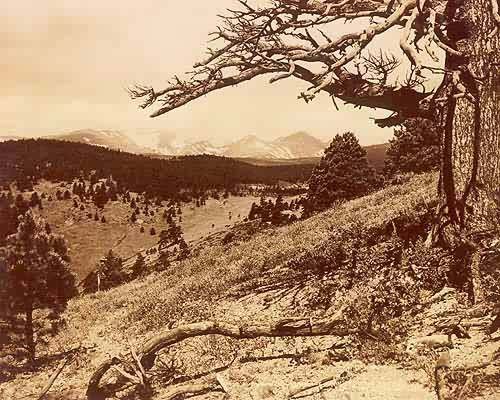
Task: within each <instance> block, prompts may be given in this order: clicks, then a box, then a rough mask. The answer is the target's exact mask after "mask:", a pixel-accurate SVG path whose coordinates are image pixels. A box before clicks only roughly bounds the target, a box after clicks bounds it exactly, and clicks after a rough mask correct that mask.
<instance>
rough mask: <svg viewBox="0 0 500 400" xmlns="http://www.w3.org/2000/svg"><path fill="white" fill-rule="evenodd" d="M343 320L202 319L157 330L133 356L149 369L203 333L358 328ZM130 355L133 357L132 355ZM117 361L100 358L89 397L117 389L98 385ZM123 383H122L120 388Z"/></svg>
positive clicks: (336, 332)
mask: <svg viewBox="0 0 500 400" xmlns="http://www.w3.org/2000/svg"><path fill="white" fill-rule="evenodd" d="M345 325H346V324H345V320H344V318H343V315H342V313H341V312H339V313H337V314H335V315H333V316H331V317H329V318H325V319H321V320H316V321H314V320H313V319H311V318H284V319H281V320H278V321H276V322H273V323H270V324H255V325H241V326H239V325H234V324H229V323H225V322H216V321H203V322H197V323H192V324H187V325H183V326H179V327H177V328H175V329H171V330H168V331H166V332H163V333H160V334H159V335H157V336H155V337H153V338H151V339H150V340H148V341H147V342H146V343H145V344H144V345H143V346H142V347H141V348H139V349H138V351H137V354H136V356H135V357H137V358H138V360H139V361H140V364H141V365H142V367H143V369H144V371H148V370H150V369H151V368H152V367H153V365H154V362H155V360H156V355H157V353H158V352H159V351H160V350H162V349H164V348H166V347H169V346H172V345H174V344H176V343H180V342H182V341H183V340H185V339H188V338H192V337H197V336H205V335H221V336H226V337H231V338H234V339H255V338H259V337H287V336H288V337H297V336H325V335H333V336H348V335H352V334H355V333H358V332H359V331H358V330H357V329H348V328H346V327H345ZM135 357H134V358H135ZM119 363H120V360H119V359H117V358H114V359H111V360H106V361H104V362H103V363H102V364H101V365H100V366H99V367H98V369H97V370H96V371H95V372H94V374H93V375H92V377H91V378H90V381H89V384H88V386H87V393H86V395H87V398H88V399H89V400H103V399H106V398H107V397H108V396H109V395H110V394H112V392H115V391H118V390H119V389H120V388H119V387H118V386H120V385H117V384H116V383H115V384H113V387H112V388H111V387H110V385H108V386H100V383H101V379H102V378H103V376H104V375H105V374H106V372H108V371H109V370H110V369H111V367H112V366H114V365H117V364H119ZM125 383H126V382H123V384H122V385H121V386H122V387H123V386H124V385H125Z"/></svg>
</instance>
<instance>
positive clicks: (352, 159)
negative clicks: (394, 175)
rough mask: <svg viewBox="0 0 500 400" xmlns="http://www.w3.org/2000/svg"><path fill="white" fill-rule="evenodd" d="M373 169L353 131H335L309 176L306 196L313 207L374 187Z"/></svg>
mask: <svg viewBox="0 0 500 400" xmlns="http://www.w3.org/2000/svg"><path fill="white" fill-rule="evenodd" d="M378 181H379V180H378V178H377V174H376V172H375V169H373V168H372V167H370V166H369V165H368V161H367V160H366V150H364V149H363V148H362V147H361V146H360V144H359V142H358V139H357V138H356V136H355V135H354V134H353V133H352V132H346V133H344V134H342V135H336V136H335V138H334V139H333V141H332V142H331V143H330V146H328V148H327V149H326V150H325V154H324V156H323V157H322V158H321V161H320V162H319V164H318V166H317V167H316V168H314V170H313V173H312V175H311V179H310V180H309V192H308V197H309V201H310V203H311V205H312V206H313V208H314V209H324V208H326V207H329V206H331V205H332V203H333V202H334V201H336V200H341V199H352V198H354V197H358V196H362V195H364V194H366V193H368V191H370V190H371V189H373V188H375V187H377V184H378Z"/></svg>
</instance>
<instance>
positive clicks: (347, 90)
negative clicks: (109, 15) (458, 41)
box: [130, 0, 496, 125]
mask: <svg viewBox="0 0 500 400" xmlns="http://www.w3.org/2000/svg"><path fill="white" fill-rule="evenodd" d="M492 1H493V0H492ZM495 1H496V0H495ZM386 3H387V2H385V1H376V0H365V1H351V0H343V1H339V2H337V3H334V2H332V1H320V0H310V1H302V0H275V1H273V2H270V3H269V4H267V5H266V6H265V7H254V6H251V5H250V2H247V1H240V2H239V4H240V6H241V9H237V10H228V15H225V16H222V17H221V19H222V21H221V24H220V26H219V27H217V29H216V31H215V32H214V33H213V35H212V36H213V41H214V42H221V45H220V46H219V47H218V48H217V49H209V50H208V53H209V54H208V57H207V58H206V59H204V60H202V61H200V62H198V63H196V64H195V65H194V70H193V71H192V72H190V73H188V74H187V76H188V78H187V79H184V80H183V79H181V78H179V77H177V76H174V78H173V79H172V80H171V81H170V83H169V85H168V86H167V87H165V88H162V89H159V90H155V89H153V88H152V87H150V86H148V85H137V86H135V87H133V88H131V89H130V95H131V97H132V98H135V99H142V100H143V102H142V104H141V107H143V108H144V107H149V106H151V105H153V104H155V103H159V104H160V106H159V107H158V109H157V110H156V111H154V112H153V113H152V115H151V116H152V117H157V116H159V115H162V114H164V113H167V112H169V111H171V110H174V109H176V108H178V107H181V106H184V105H185V104H187V103H189V102H191V101H193V100H195V99H197V98H199V97H201V96H204V95H205V94H208V93H210V92H213V91H216V90H219V89H223V88H225V87H229V86H233V85H237V84H239V83H242V82H245V81H248V80H251V79H254V78H256V77H258V76H261V75H265V74H273V75H274V76H273V77H272V78H271V80H270V82H276V81H278V80H282V79H288V78H292V77H293V78H297V79H300V80H303V81H306V82H308V83H310V84H311V86H310V88H309V89H308V90H307V91H306V92H304V93H302V94H300V96H299V97H300V98H303V99H304V100H306V102H308V101H311V100H312V99H314V97H315V96H316V95H317V94H318V93H319V92H321V91H325V92H327V93H328V94H330V96H334V97H336V98H339V99H341V100H343V101H345V102H348V103H350V104H354V105H356V106H359V107H376V108H383V109H387V110H390V111H393V112H394V113H395V114H396V115H397V116H398V117H397V118H396V116H395V117H394V118H391V119H386V120H384V121H383V122H382V123H383V124H384V125H388V124H390V123H392V122H394V123H396V122H398V121H400V120H401V119H404V118H409V117H424V118H433V117H434V116H433V112H432V107H431V106H430V105H429V101H431V100H432V90H431V91H428V90H426V88H425V87H424V85H419V86H417V85H413V86H408V85H405V82H403V84H400V85H398V86H394V85H391V84H390V83H388V82H389V80H388V78H389V76H390V75H391V74H393V73H396V69H397V67H398V66H399V65H400V60H399V59H396V58H392V57H388V56H384V55H383V54H382V53H381V54H380V55H379V56H374V55H370V56H366V55H365V54H366V52H369V49H368V46H369V45H371V44H372V42H373V39H374V38H375V37H377V36H379V35H382V34H383V33H385V32H387V31H389V30H391V29H393V28H395V27H403V29H402V33H401V36H400V46H401V49H402V50H403V52H404V54H405V55H406V56H407V57H408V59H409V60H410V61H411V63H412V65H413V69H414V70H415V71H416V75H419V71H420V69H421V67H422V63H421V61H420V59H419V54H418V51H419V48H418V47H417V39H416V38H417V37H418V38H420V37H422V36H425V37H426V45H425V47H426V50H427V52H428V53H429V54H430V55H431V56H432V57H433V58H434V60H436V55H435V53H434V52H433V51H432V48H431V45H432V44H435V45H436V46H438V47H440V48H442V49H444V50H445V51H446V52H447V53H451V54H455V53H456V50H455V49H453V48H452V47H450V45H449V44H448V43H447V41H446V35H445V34H444V33H443V32H442V26H443V24H442V21H443V18H444V16H443V15H442V14H441V13H440V12H438V10H437V9H435V8H433V7H432V3H431V2H429V1H427V2H417V0H402V1H400V2H394V1H391V2H389V4H386ZM342 20H343V21H350V20H360V21H363V22H362V23H360V24H353V30H352V31H349V32H347V33H343V34H340V35H338V36H337V37H332V38H330V37H329V36H328V35H326V33H325V32H324V31H323V30H322V28H324V27H326V26H331V25H332V24H336V23H341V21H342ZM367 21H368V22H367ZM422 26H424V27H425V28H422ZM414 37H415V39H413V38H414ZM377 58H378V60H377ZM360 64H362V65H363V66H364V69H365V70H366V71H367V70H369V69H371V72H375V73H376V77H375V78H376V79H375V82H373V80H372V79H370V77H369V76H368V77H366V78H365V77H364V76H363V75H364V74H360V73H359V71H360V68H358V67H359V65H360ZM316 67H319V68H316ZM356 69H357V71H358V73H354V72H353V71H354V70H356ZM320 71H322V72H320ZM372 75H373V74H372Z"/></svg>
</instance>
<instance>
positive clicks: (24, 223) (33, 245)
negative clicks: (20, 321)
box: [0, 211, 77, 361]
mask: <svg viewBox="0 0 500 400" xmlns="http://www.w3.org/2000/svg"><path fill="white" fill-rule="evenodd" d="M45 227H46V223H45V221H43V220H42V219H41V218H36V217H35V216H34V215H33V213H32V212H31V211H28V212H26V213H25V214H24V215H23V216H21V217H20V222H19V226H18V228H17V232H16V233H15V234H13V235H11V236H9V237H8V239H7V246H6V247H5V248H2V250H1V251H2V253H3V254H2V257H0V259H2V260H4V264H3V265H1V264H2V263H0V275H1V279H0V286H1V288H2V290H0V294H1V295H2V297H3V298H2V299H0V303H1V304H2V305H3V306H4V307H5V306H6V305H7V306H8V308H9V310H10V311H11V312H13V313H22V314H24V317H25V326H24V335H25V342H26V348H27V350H28V352H29V356H30V360H31V361H33V360H34V359H35V349H36V343H35V340H34V332H33V312H34V310H36V309H52V311H53V312H54V313H59V312H61V311H62V310H64V308H65V306H66V304H67V301H68V300H69V299H70V298H71V297H72V296H74V295H76V294H77V291H76V286H75V277H74V276H73V275H72V273H71V270H70V268H69V261H70V258H69V255H68V248H67V246H66V243H65V241H64V239H63V238H62V237H61V236H57V235H53V234H51V233H50V232H47V230H46V228H45Z"/></svg>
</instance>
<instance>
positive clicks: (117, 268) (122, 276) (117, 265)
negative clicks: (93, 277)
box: [97, 250, 127, 290]
mask: <svg viewBox="0 0 500 400" xmlns="http://www.w3.org/2000/svg"><path fill="white" fill-rule="evenodd" d="M97 272H98V277H99V281H100V287H99V289H100V290H106V289H110V288H112V287H115V286H118V285H120V284H121V283H123V282H125V280H126V277H127V275H126V273H125V272H124V271H123V260H122V259H121V258H120V257H118V256H116V255H115V254H114V253H113V250H109V251H108V254H106V256H105V257H104V258H102V259H101V261H100V263H99V265H98V268H97Z"/></svg>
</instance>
